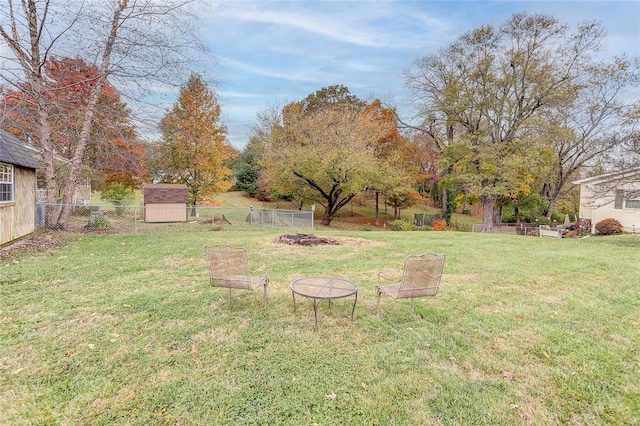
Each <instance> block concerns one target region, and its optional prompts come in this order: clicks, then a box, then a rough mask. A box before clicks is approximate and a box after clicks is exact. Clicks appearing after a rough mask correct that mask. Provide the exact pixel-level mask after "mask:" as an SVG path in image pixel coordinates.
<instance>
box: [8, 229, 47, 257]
mask: <svg viewBox="0 0 640 426" xmlns="http://www.w3.org/2000/svg"><path fill="white" fill-rule="evenodd" d="M56 244H58V242H57V241H56V240H55V239H54V238H53V235H41V236H35V235H32V236H30V237H27V238H23V239H21V240H18V241H14V242H12V243H10V244H7V245H6V246H3V247H0V260H3V259H8V258H11V257H14V256H15V255H17V254H20V253H25V252H40V251H47V250H49V249H51V248H52V247H54V246H55V245H56Z"/></svg>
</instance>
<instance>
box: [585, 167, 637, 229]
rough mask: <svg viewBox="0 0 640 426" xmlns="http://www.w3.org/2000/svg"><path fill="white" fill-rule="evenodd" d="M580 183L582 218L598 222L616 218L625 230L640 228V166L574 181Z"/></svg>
mask: <svg viewBox="0 0 640 426" xmlns="http://www.w3.org/2000/svg"><path fill="white" fill-rule="evenodd" d="M573 184H574V185H580V213H579V216H580V218H583V219H590V220H591V232H592V233H595V226H596V223H598V222H599V221H601V220H602V219H607V218H613V219H616V220H618V221H619V222H620V224H621V225H622V228H623V230H624V231H626V232H640V167H634V168H632V169H627V170H622V171H619V172H615V173H607V174H603V175H599V176H594V177H590V178H586V179H581V180H577V181H575V182H573Z"/></svg>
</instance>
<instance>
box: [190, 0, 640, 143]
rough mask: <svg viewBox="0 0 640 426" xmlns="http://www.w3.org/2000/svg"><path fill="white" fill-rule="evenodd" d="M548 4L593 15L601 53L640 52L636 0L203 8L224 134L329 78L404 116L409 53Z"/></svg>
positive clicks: (568, 18)
mask: <svg viewBox="0 0 640 426" xmlns="http://www.w3.org/2000/svg"><path fill="white" fill-rule="evenodd" d="M522 11H526V12H529V13H547V14H550V15H553V16H555V17H556V18H558V19H559V20H560V22H562V23H566V24H568V25H570V26H572V27H575V25H576V24H578V23H580V22H583V21H585V20H597V21H600V22H601V23H602V24H603V25H604V26H605V27H606V28H607V31H608V37H607V48H606V52H605V53H604V54H603V55H604V56H603V58H610V57H611V56H612V55H618V54H622V53H627V54H629V55H631V56H640V1H638V0H636V1H364V0H362V1H319V0H317V1H266V0H264V1H242V0H239V1H223V2H216V3H214V4H213V6H212V7H211V8H210V9H209V10H208V13H207V15H206V16H204V17H203V20H204V24H205V25H204V27H205V29H206V32H205V33H204V34H202V37H203V39H204V40H205V42H206V43H207V45H208V46H209V48H210V49H211V51H212V53H213V55H214V56H215V57H216V58H217V63H215V64H210V66H209V67H208V68H209V69H208V70H207V73H206V77H207V78H208V79H211V80H215V81H217V82H218V87H217V88H216V90H217V92H218V94H219V98H218V100H219V102H220V104H221V105H222V110H223V120H224V122H225V124H226V125H227V127H228V129H229V140H230V142H231V143H232V145H233V146H235V147H236V148H238V149H240V150H241V149H242V148H243V147H244V146H245V144H246V143H247V141H248V140H249V135H248V131H249V127H250V125H251V124H252V123H253V122H255V121H256V113H257V112H258V111H260V110H262V109H264V108H266V107H269V106H274V105H275V106H282V105H284V104H286V103H288V102H291V101H295V100H300V99H303V98H304V97H306V96H307V95H308V94H310V93H313V92H315V91H316V90H319V89H321V88H322V87H327V86H330V85H334V84H342V85H345V86H347V87H348V88H349V90H350V91H351V93H353V94H355V95H357V96H358V97H360V98H362V99H365V100H370V99H373V98H380V99H382V100H384V101H385V102H388V103H391V104H392V105H394V106H396V107H397V108H398V111H399V113H400V114H401V116H403V118H404V117H407V118H408V117H410V116H411V112H412V111H411V108H410V105H409V103H408V100H407V93H406V89H405V88H404V83H403V77H402V75H403V72H404V71H405V70H406V69H407V68H409V67H410V66H411V65H412V63H413V61H414V60H415V59H416V58H418V57H420V56H424V55H429V54H432V53H437V51H438V49H439V48H441V47H444V46H446V45H448V44H449V43H451V42H452V41H454V40H455V39H456V38H457V37H458V36H459V35H461V34H463V33H464V32H466V31H469V30H472V29H474V28H477V27H479V26H481V25H486V24H493V25H496V26H499V25H500V24H501V23H503V22H505V21H507V20H508V19H509V18H510V17H511V15H512V14H513V13H517V12H522Z"/></svg>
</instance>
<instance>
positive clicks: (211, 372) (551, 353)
mask: <svg viewBox="0 0 640 426" xmlns="http://www.w3.org/2000/svg"><path fill="white" fill-rule="evenodd" d="M280 233H281V231H278V230H256V231H251V232H248V231H218V232H198V233H182V234H160V233H159V234H151V235H148V234H147V235H85V236H82V237H78V238H75V239H72V240H71V241H69V242H68V244H66V245H65V246H60V247H57V248H55V249H53V250H52V251H50V252H41V253H25V254H23V255H21V256H19V257H17V258H12V259H5V260H3V261H1V263H0V343H1V344H0V419H2V420H0V423H2V424H11V425H22V424H25V425H26V424H68V425H79V424H91V425H108V424H109V425H110V424H131V425H153V424H158V425H164V424H166V425H205V424H206V425H209V424H229V425H235V424H265V425H267V424H268V425H274V424H304V425H313V424H318V425H343V424H371V425H388V424H395V425H413V424H416V425H417V424H420V425H426V424H443V425H444V424H447V425H449V424H451V425H453V424H455V425H467V424H487V425H513V424H535V425H545V424H548V425H555V424H581V425H584V424H588V425H590V424H593V425H600V424H616V425H618V424H639V423H640V291H639V289H640V270H639V269H638V252H639V249H640V238H638V237H637V236H631V235H627V236H621V237H606V238H596V237H592V238H587V239H561V240H559V239H551V238H549V239H545V238H533V237H517V236H504V235H484V234H472V233H459V232H375V231H373V232H366V231H361V232H356V231H335V230H331V231H324V230H323V229H317V230H316V234H317V235H321V236H329V237H337V238H342V239H345V240H344V242H343V244H342V245H336V246H321V247H297V246H288V245H282V244H278V243H276V242H275V238H276V237H277V236H278V235H279V234H280ZM217 243H225V244H232V245H239V246H244V247H246V248H247V249H248V251H249V259H250V261H251V264H252V265H253V266H255V267H257V266H259V265H261V264H268V265H269V271H270V272H269V276H270V279H271V284H270V287H269V305H268V307H267V308H266V309H262V307H261V292H260V291H258V292H235V293H233V300H232V304H231V306H229V304H228V303H227V298H226V297H227V296H226V291H225V290H223V289H214V288H211V287H210V286H209V284H208V279H207V271H206V265H205V262H204V254H203V246H204V245H207V244H217ZM429 250H433V251H437V252H442V253H445V254H446V255H447V261H446V265H445V275H444V278H443V282H442V286H441V290H440V293H439V294H438V296H436V297H435V298H430V299H418V300H417V301H416V310H415V313H412V312H411V309H410V304H409V301H406V300H405V301H399V302H395V301H393V300H391V299H389V298H387V299H383V300H382V318H380V319H378V318H377V317H376V316H375V304H376V297H375V291H374V288H375V285H376V276H377V273H378V272H379V271H380V270H384V271H386V272H387V273H394V272H396V271H397V272H399V269H400V268H401V266H402V262H403V259H404V257H405V256H406V255H407V254H409V253H421V252H424V251H429ZM307 275H336V276H341V277H344V278H348V279H350V280H352V281H354V282H356V283H357V284H358V285H359V287H360V292H359V297H358V303H357V307H356V312H355V321H353V322H351V321H350V319H349V315H350V310H351V303H352V299H343V300H338V301H335V302H334V303H332V304H331V307H329V306H328V305H327V304H326V303H323V304H321V305H320V308H319V312H318V316H319V318H318V319H319V330H318V332H314V331H313V309H312V304H311V302H310V301H309V300H306V299H301V298H300V299H297V300H298V302H299V305H298V310H297V312H295V313H294V312H293V303H292V298H291V292H290V290H289V283H290V282H291V281H292V280H294V279H296V278H299V277H303V276H307Z"/></svg>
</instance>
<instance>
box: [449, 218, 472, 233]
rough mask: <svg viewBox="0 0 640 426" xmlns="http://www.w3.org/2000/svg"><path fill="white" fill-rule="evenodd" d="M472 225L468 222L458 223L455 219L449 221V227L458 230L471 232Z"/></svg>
mask: <svg viewBox="0 0 640 426" xmlns="http://www.w3.org/2000/svg"><path fill="white" fill-rule="evenodd" d="M472 228H473V226H472V225H471V224H469V223H460V222H458V221H457V220H454V221H453V222H451V229H452V230H454V231H460V232H471V230H472Z"/></svg>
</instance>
